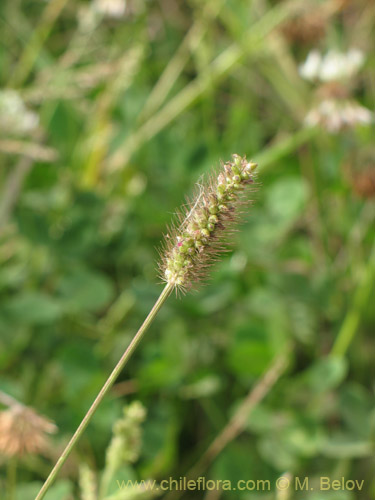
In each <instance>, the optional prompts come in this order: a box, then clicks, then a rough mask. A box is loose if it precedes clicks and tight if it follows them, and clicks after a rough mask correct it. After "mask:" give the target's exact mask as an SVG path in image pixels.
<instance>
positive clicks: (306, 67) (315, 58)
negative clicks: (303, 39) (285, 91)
mask: <svg viewBox="0 0 375 500" xmlns="http://www.w3.org/2000/svg"><path fill="white" fill-rule="evenodd" d="M321 64H322V56H321V54H320V52H319V51H318V50H312V51H311V52H309V55H308V56H307V58H306V61H305V62H304V63H303V64H301V65H300V67H299V74H300V75H301V76H302V78H304V79H305V80H310V81H312V80H316V79H317V78H318V76H319V70H320V66H321Z"/></svg>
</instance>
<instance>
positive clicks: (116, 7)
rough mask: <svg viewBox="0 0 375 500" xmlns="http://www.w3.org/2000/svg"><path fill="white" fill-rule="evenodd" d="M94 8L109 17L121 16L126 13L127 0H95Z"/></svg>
mask: <svg viewBox="0 0 375 500" xmlns="http://www.w3.org/2000/svg"><path fill="white" fill-rule="evenodd" d="M92 6H93V9H94V11H95V12H97V13H98V14H101V15H102V16H104V17H109V18H120V17H122V16H123V15H124V14H125V9H126V0H94V1H93V3H92Z"/></svg>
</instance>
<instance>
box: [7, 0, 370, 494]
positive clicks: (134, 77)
mask: <svg viewBox="0 0 375 500" xmlns="http://www.w3.org/2000/svg"><path fill="white" fill-rule="evenodd" d="M118 2H119V3H118ZM121 3H122V2H121V1H119V0H118V1H117V2H116V1H114V0H112V1H111V2H110V1H109V0H95V1H93V2H91V3H90V2H89V1H83V0H82V1H81V0H80V1H74V2H73V1H71V0H70V1H69V0H49V1H43V0H37V1H35V0H34V1H32V0H5V1H4V0H3V1H2V2H1V3H0V26H1V28H0V32H1V35H0V37H1V38H0V40H1V43H0V68H1V72H0V75H1V76H0V85H1V91H0V94H1V95H0V134H1V139H0V153H1V156H0V161H1V169H0V184H1V198H0V263H1V265H0V294H1V300H0V370H1V379H0V388H1V389H2V390H3V391H4V392H6V393H8V394H10V395H12V396H13V397H14V398H16V399H17V400H18V401H20V402H22V403H24V404H26V405H28V406H31V407H33V408H34V409H36V410H37V411H38V412H39V413H40V414H42V415H46V416H48V417H49V418H51V419H52V420H53V421H55V422H56V425H57V427H58V431H57V433H56V434H55V435H54V436H53V437H51V445H50V447H49V448H48V449H47V450H45V451H44V452H43V453H41V454H31V455H27V456H22V457H20V458H18V459H17V478H16V480H14V475H15V472H14V471H15V465H14V461H15V458H9V457H8V456H7V455H6V454H3V455H0V491H1V492H3V495H4V498H7V496H8V498H9V499H12V500H13V499H17V500H21V499H22V500H28V499H32V498H33V495H35V494H36V491H37V490H38V487H40V485H41V483H42V481H43V480H44V479H45V477H46V476H47V474H48V472H49V470H50V468H51V466H52V465H53V463H54V461H55V460H56V459H57V457H58V455H59V452H61V450H62V449H63V447H64V445H65V444H66V442H67V440H68V439H69V437H70V436H71V434H72V433H73V432H74V430H75V428H76V427H77V425H78V424H79V422H80V420H81V418H82V417H83V415H84V413H85V411H86V410H87V408H88V407H89V405H90V404H91V402H92V400H93V398H94V396H95V395H96V393H97V391H98V389H99V388H100V387H101V385H102V383H103V381H104V380H105V378H106V376H107V375H108V373H109V371H110V370H111V369H112V367H113V365H114V363H115V362H116V361H117V360H118V358H119V357H120V355H121V354H122V352H123V350H124V349H125V348H126V346H127V345H128V343H129V341H130V339H131V337H132V335H133V334H134V332H135V331H136V329H137V327H138V326H139V325H140V323H141V322H142V320H143V318H144V317H145V315H146V314H147V312H148V311H149V309H150V307H151V306H152V304H153V302H154V300H155V299H156V297H157V295H158V294H159V292H160V290H161V285H160V284H159V283H158V278H157V268H156V261H157V251H156V249H155V248H156V247H157V246H158V244H159V242H160V240H161V235H162V233H163V231H164V229H165V226H166V224H167V223H168V222H169V221H170V218H171V214H172V213H173V211H174V209H175V208H176V207H177V206H179V205H180V204H181V203H182V202H183V199H184V196H185V194H188V193H189V192H191V190H192V187H193V184H194V183H195V182H196V180H197V179H198V178H199V176H200V175H201V174H203V173H204V172H207V171H209V169H210V168H211V166H212V165H215V164H217V162H218V160H219V159H223V160H226V159H227V158H229V156H230V154H231V153H234V152H236V153H239V154H247V156H248V158H252V159H255V160H257V161H259V165H260V167H259V190H258V192H257V193H256V195H255V199H256V203H255V205H254V207H253V208H252V209H251V213H250V216H249V218H248V220H247V222H246V223H245V224H244V225H243V227H242V230H241V232H240V233H238V235H237V236H236V242H235V250H234V252H233V253H231V254H230V255H228V256H227V257H225V258H224V259H223V261H222V262H221V263H220V264H218V265H217V266H216V267H215V269H214V272H213V274H212V280H211V281H210V283H209V284H208V285H207V286H205V287H203V288H201V289H200V290H199V291H198V292H197V293H194V294H189V295H188V296H186V297H184V298H183V299H182V300H180V299H176V298H175V297H171V298H170V299H169V301H168V303H167V305H166V306H165V307H164V308H163V310H162V311H161V313H160V315H159V317H158V318H157V321H156V322H155V323H154V325H153V326H152V329H151V330H150V332H149V333H148V335H147V338H146V340H145V341H144V342H143V343H142V345H141V346H140V348H139V349H138V351H137V352H136V354H135V356H134V357H133V358H132V360H131V362H130V363H129V365H128V367H127V368H126V370H125V371H124V372H123V374H122V376H121V379H120V380H118V382H117V384H116V385H115V387H114V388H113V390H112V394H111V397H109V398H107V399H106V401H105V403H104V404H103V405H102V406H101V407H100V408H99V410H98V412H97V414H96V416H95V418H94V420H93V422H92V424H91V425H90V427H89V429H88V431H87V432H86V433H85V435H84V437H83V439H82V440H81V442H80V444H79V446H78V448H77V450H76V451H75V454H74V456H73V457H72V458H71V459H70V461H69V463H68V464H67V466H66V467H65V468H64V470H63V473H62V474H61V475H60V476H59V479H58V481H57V483H56V484H55V486H54V489H53V490H52V491H51V493H50V496H48V498H50V499H51V500H52V499H53V500H62V499H73V498H86V500H87V499H89V500H91V499H94V498H96V497H95V495H94V496H92V497H84V496H83V495H82V493H80V491H79V487H78V471H79V470H81V476H82V474H83V475H84V474H85V473H86V477H87V474H88V475H89V477H90V478H91V479H90V481H91V484H92V485H93V484H94V483H95V481H96V480H98V478H99V477H100V475H101V471H103V468H104V467H105V450H106V449H107V447H108V444H109V442H110V440H111V433H112V426H113V424H114V423H115V422H116V420H118V419H119V418H120V417H121V414H122V408H123V406H124V404H128V403H130V402H131V401H133V400H138V401H141V403H142V405H143V407H144V408H145V409H146V410H147V416H146V417H145V420H144V422H143V423H142V429H143V437H142V447H141V449H140V452H139V454H140V455H139V458H137V457H133V458H134V460H135V459H136V458H137V460H136V461H135V463H133V464H131V462H132V461H133V462H134V460H133V459H132V460H130V461H129V460H127V459H125V458H124V460H123V463H122V464H120V466H119V467H120V468H119V469H117V470H116V473H115V474H114V475H113V477H112V478H111V481H112V483H111V485H110V486H109V487H108V488H109V489H108V492H106V494H110V493H111V492H112V494H113V495H115V494H117V495H118V496H117V497H116V498H118V499H120V498H122V499H126V498H130V497H129V494H126V493H125V492H122V493H121V495H120V496H119V492H118V488H117V486H116V484H115V479H119V480H122V479H126V478H128V477H134V478H138V479H145V478H154V479H156V480H158V481H160V480H162V479H163V478H166V477H169V476H172V477H175V478H179V477H180V476H184V475H186V474H187V471H189V470H190V471H191V468H192V467H193V471H192V472H191V474H193V475H194V471H195V472H197V473H198V472H199V473H200V475H202V474H203V475H205V476H206V477H207V478H213V479H230V480H232V481H233V482H234V481H237V480H238V479H255V480H256V479H270V480H271V481H272V485H274V481H275V480H276V479H277V478H278V477H279V476H281V475H282V474H285V473H288V474H289V475H290V477H292V476H299V477H304V476H309V477H310V484H311V485H313V486H315V485H317V481H318V478H319V477H320V476H328V477H330V478H332V479H336V478H341V477H343V476H344V477H346V478H348V479H349V478H351V479H359V480H362V479H363V480H364V486H363V489H362V491H360V492H358V491H354V492H350V491H338V492H334V491H328V492H323V491H321V492H320V491H318V488H315V489H314V491H308V492H294V491H290V492H289V495H290V498H296V499H298V498H303V499H305V500H307V499H308V500H331V499H339V500H351V499H354V498H360V499H362V498H363V499H368V498H370V497H371V498H372V496H373V495H375V481H374V465H375V463H374V430H375V402H374V389H375V385H374V375H375V369H374V357H375V339H374V330H375V328H374V325H375V309H374V307H373V303H374V299H373V296H374V295H373V293H374V290H373V280H374V275H375V247H374V216H375V205H374V201H373V198H374V196H375V189H374V186H375V175H374V170H375V163H374V158H375V147H374V145H373V137H374V126H373V125H368V126H359V127H346V128H345V129H344V130H339V131H338V132H337V133H333V134H332V133H329V132H328V131H327V130H326V129H325V128H324V126H320V127H314V128H308V127H305V125H304V118H305V116H306V114H307V113H308V111H309V110H310V109H311V108H312V107H313V106H314V103H315V102H316V100H317V99H319V91H318V86H319V85H318V83H316V82H315V83H311V82H308V81H306V80H303V79H302V78H301V76H300V75H299V72H298V66H299V65H300V64H302V63H303V62H304V61H305V59H306V57H307V55H308V53H309V51H311V50H312V49H319V50H321V51H322V53H326V52H327V51H328V50H329V49H336V50H341V51H343V52H346V51H347V50H349V49H350V48H353V47H354V48H357V49H361V50H362V52H363V53H364V55H365V62H364V65H363V67H362V68H361V70H360V71H359V72H358V74H357V75H355V76H353V79H352V80H351V81H350V82H348V81H346V82H344V83H343V85H344V86H345V88H346V89H347V92H348V93H349V94H350V96H351V98H353V99H354V98H355V99H356V101H357V102H358V103H360V104H361V105H362V106H366V107H367V108H369V109H370V110H373V109H374V102H375V81H374V69H375V46H374V42H373V40H374V38H373V33H374V21H375V4H374V3H373V2H372V1H371V0H369V1H365V0H356V1H355V2H354V1H353V2H350V1H342V0H341V1H338V0H327V1H319V0H297V1H292V2H290V1H278V2H277V1H271V0H253V1H251V0H212V1H211V0H208V1H206V2H197V1H195V0H189V1H188V2H179V1H177V0H158V1H155V2H152V1H151V0H148V1H147V0H128V1H127V2H126V5H125V4H124V5H125V11H124V12H122V11H121ZM116 5H117V11H116ZM111 6H112V7H111ZM110 7H111V8H112V11H111V10H110ZM106 9H107V10H106ZM108 9H109V10H108ZM275 360H276V361H275ZM275 363H276V365H275ZM265 373H268V376H267V377H266V379H262V378H261V377H262V376H263V375H264V374H265ZM259 380H260V385H258V386H256V384H257V381H259ZM254 388H257V389H256V391H258V392H255V395H254V392H252V391H254ZM249 394H250V396H249ZM246 398H248V399H246ZM244 400H245V404H243V401H244ZM241 404H242V406H241ZM238 408H240V411H239V414H238V413H237V417H235V418H233V415H236V413H235V411H236V409H238ZM3 409H4V410H5V407H3ZM250 410H252V411H250ZM238 415H239V417H238ZM225 428H226V429H229V431H227V434H225V435H224V438H223V434H221V432H222V430H223V429H225ZM0 431H1V429H0ZM217 436H221V437H220V438H219V447H218V449H212V448H211V451H209V452H208V453H206V454H205V452H206V450H207V448H208V446H209V445H210V443H212V441H213V440H214V439H215V438H216V437H217ZM221 448H222V449H221ZM204 454H205V455H204ZM136 455H137V454H136ZM202 456H203V457H205V458H204V459H203V460H202V459H201V461H199V460H200V457H202ZM197 463H198V466H197ZM10 464H11V465H10ZM83 464H86V465H83ZM87 466H88V467H89V469H87V468H86V469H83V467H87ZM194 467H195V469H194ZM82 471H83V472H82ZM85 471H86V472H85ZM88 471H89V472H88ZM90 474H91V476H90ZM13 483H16V486H14V485H13V486H12V484H13ZM116 492H117V493H116ZM86 493H87V492H86ZM0 496H1V498H3V496H2V495H1V494H0ZM180 496H184V497H186V498H189V497H191V498H193V496H194V497H197V496H198V497H199V498H206V499H211V500H212V499H219V498H223V499H226V498H244V499H246V498H248V499H250V498H251V499H253V498H262V499H265V500H267V499H275V498H286V497H281V493H280V492H277V491H275V489H274V486H272V491H270V492H254V491H253V492H241V493H240V492H238V491H236V492H226V491H218V492H200V493H198V492H190V493H189V492H186V493H181V492H180V493H178V494H177V495H176V496H175V498H177V497H180ZM107 498H108V497H107ZM113 498H114V497H113Z"/></svg>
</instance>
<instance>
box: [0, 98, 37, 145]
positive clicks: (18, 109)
mask: <svg viewBox="0 0 375 500" xmlns="http://www.w3.org/2000/svg"><path fill="white" fill-rule="evenodd" d="M38 124H39V116H38V115H37V114H36V113H34V112H33V111H30V110H29V109H28V108H27V107H26V106H25V103H24V102H23V100H22V98H21V96H20V95H19V94H18V92H16V91H15V90H10V89H3V90H0V131H2V132H5V133H7V134H10V135H24V134H28V133H30V132H32V131H33V130H35V129H36V128H37V126H38Z"/></svg>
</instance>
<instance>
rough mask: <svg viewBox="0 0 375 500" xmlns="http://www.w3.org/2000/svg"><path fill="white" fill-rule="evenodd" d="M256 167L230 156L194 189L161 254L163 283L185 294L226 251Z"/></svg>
mask: <svg viewBox="0 0 375 500" xmlns="http://www.w3.org/2000/svg"><path fill="white" fill-rule="evenodd" d="M256 167H257V165H256V163H254V162H251V161H250V162H249V161H247V160H246V157H241V156H239V155H236V154H234V155H233V156H232V160H231V161H229V162H227V163H225V164H223V165H222V166H221V169H220V171H219V172H218V173H217V174H216V175H212V176H211V178H210V179H208V181H207V182H205V183H203V184H198V185H197V193H196V195H195V197H194V198H193V200H191V201H188V203H187V204H186V205H185V206H184V207H183V208H182V209H181V210H180V211H179V212H178V213H177V217H176V223H175V224H173V226H172V227H171V229H170V232H169V234H167V235H166V236H165V243H164V248H163V250H162V251H161V252H160V253H161V257H162V259H161V263H160V268H161V277H162V279H163V281H165V282H167V283H169V284H172V285H174V286H175V287H176V288H178V289H181V290H183V291H186V290H188V289H190V288H191V287H192V286H193V285H194V284H195V283H197V282H199V281H200V280H201V279H202V278H204V277H205V276H206V274H207V268H208V267H209V266H210V264H211V263H212V262H213V261H214V260H216V259H217V257H218V255H219V254H220V253H221V252H222V251H225V250H226V249H227V248H228V245H227V243H228V236H229V235H230V234H231V232H232V231H233V230H234V226H235V224H236V222H237V221H238V218H239V215H240V210H239V209H240V207H241V206H242V205H243V204H244V203H246V198H245V197H244V190H245V188H247V187H248V186H249V185H251V184H254V179H255V169H256Z"/></svg>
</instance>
